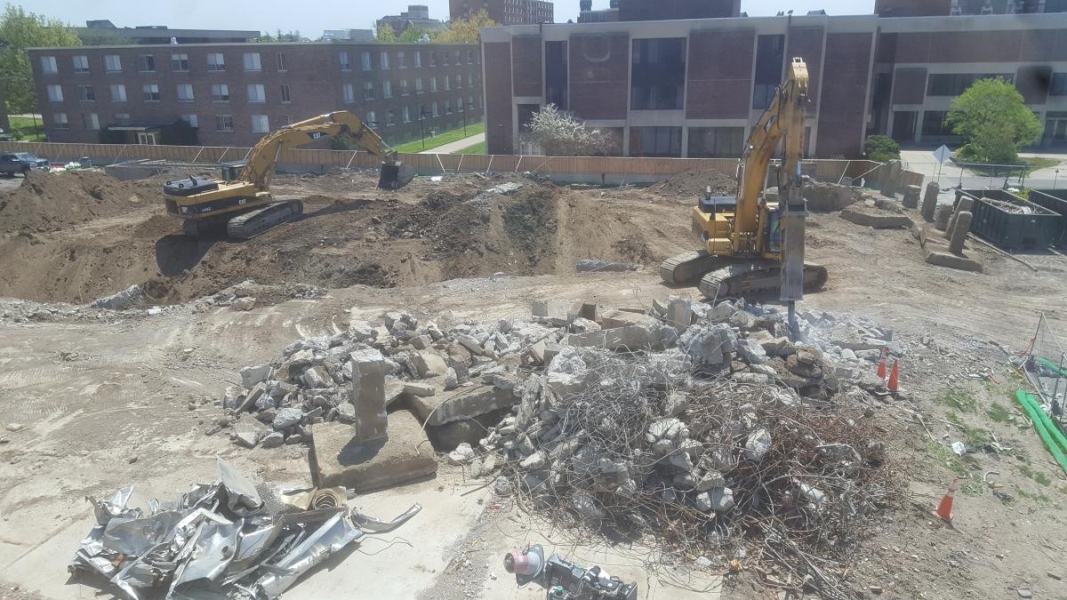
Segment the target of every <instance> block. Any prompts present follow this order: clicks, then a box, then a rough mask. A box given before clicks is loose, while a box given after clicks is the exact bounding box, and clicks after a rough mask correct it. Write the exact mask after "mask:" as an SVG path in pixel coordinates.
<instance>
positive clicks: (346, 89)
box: [341, 83, 356, 104]
mask: <svg viewBox="0 0 1067 600" xmlns="http://www.w3.org/2000/svg"><path fill="white" fill-rule="evenodd" d="M341 98H342V99H343V101H344V103H345V104H352V103H354V102H355V101H356V86H355V85H354V84H351V83H346V84H344V85H342V86H341Z"/></svg>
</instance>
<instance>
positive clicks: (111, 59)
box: [104, 54, 122, 73]
mask: <svg viewBox="0 0 1067 600" xmlns="http://www.w3.org/2000/svg"><path fill="white" fill-rule="evenodd" d="M104 72H105V73H121V72H122V57H121V56H119V55H118V54H105V55H104Z"/></svg>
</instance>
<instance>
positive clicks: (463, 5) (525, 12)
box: [448, 0, 555, 25]
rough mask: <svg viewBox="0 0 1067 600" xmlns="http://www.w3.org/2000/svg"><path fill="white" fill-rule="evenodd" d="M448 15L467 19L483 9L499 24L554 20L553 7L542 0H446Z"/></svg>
mask: <svg viewBox="0 0 1067 600" xmlns="http://www.w3.org/2000/svg"><path fill="white" fill-rule="evenodd" d="M448 8H449V17H450V18H452V19H467V18H469V17H470V16H471V15H473V14H475V13H477V12H479V11H482V10H484V11H485V12H487V13H488V14H489V18H490V19H492V20H493V22H495V23H498V24H500V25H538V24H540V23H552V22H554V21H555V9H554V7H553V6H552V3H551V2H545V1H544V0H448Z"/></svg>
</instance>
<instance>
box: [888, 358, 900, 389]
mask: <svg viewBox="0 0 1067 600" xmlns="http://www.w3.org/2000/svg"><path fill="white" fill-rule="evenodd" d="M899 365H900V363H898V362H897V361H895V360H894V361H893V370H892V371H890V372H889V383H888V384H887V385H886V387H887V388H889V391H891V392H897V391H900V366H899Z"/></svg>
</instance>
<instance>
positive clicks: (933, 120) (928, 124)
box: [922, 110, 955, 138]
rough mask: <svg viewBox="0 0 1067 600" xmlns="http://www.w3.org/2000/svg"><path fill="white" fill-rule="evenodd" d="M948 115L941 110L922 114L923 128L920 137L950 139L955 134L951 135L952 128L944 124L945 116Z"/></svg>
mask: <svg viewBox="0 0 1067 600" xmlns="http://www.w3.org/2000/svg"><path fill="white" fill-rule="evenodd" d="M946 114H948V113H946V112H945V111H943V110H928V111H926V112H924V113H923V126H922V136H923V137H924V138H925V137H928V136H929V137H951V136H954V135H955V134H954V133H952V128H951V127H949V126H948V125H946V124H945V115H946Z"/></svg>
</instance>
